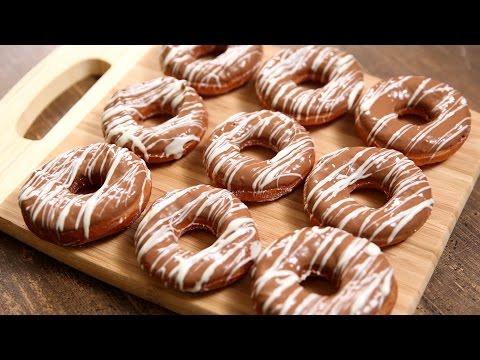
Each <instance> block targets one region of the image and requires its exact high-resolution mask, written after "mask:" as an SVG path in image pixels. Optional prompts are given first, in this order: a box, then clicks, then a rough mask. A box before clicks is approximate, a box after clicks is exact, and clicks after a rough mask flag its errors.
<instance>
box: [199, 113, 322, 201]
mask: <svg viewBox="0 0 480 360" xmlns="http://www.w3.org/2000/svg"><path fill="white" fill-rule="evenodd" d="M250 145H262V146H265V147H268V148H270V149H272V150H274V151H276V152H277V155H275V156H274V157H273V158H272V159H270V160H266V161H260V160H257V159H254V158H251V157H248V156H244V155H242V154H241V153H240V151H241V150H242V149H243V148H245V147H247V146H250ZM314 161H315V152H314V148H313V141H312V139H311V137H310V135H309V133H308V132H307V131H306V130H305V128H304V127H303V126H301V125H299V124H298V123H296V122H295V121H294V120H293V119H291V118H289V117H288V116H286V115H284V114H282V113H279V112H272V111H269V110H261V111H256V112H252V113H238V114H235V115H233V116H231V117H230V118H228V119H227V120H226V121H225V122H223V123H222V124H220V125H219V126H217V127H216V128H215V129H214V130H213V132H212V134H211V135H210V137H209V139H208V140H207V142H206V144H205V151H204V157H203V162H204V165H205V168H206V170H207V175H208V176H209V177H210V179H211V180H212V181H213V183H214V184H215V186H219V187H223V188H226V189H228V190H230V191H231V192H233V193H234V194H235V195H236V196H238V197H239V198H240V199H241V200H243V201H257V202H261V201H272V200H275V199H278V198H279V197H281V196H283V195H285V194H287V193H289V192H291V191H292V190H293V188H295V186H297V185H298V184H299V183H300V182H301V181H303V180H304V179H305V178H306V177H307V175H308V173H309V172H310V170H312V167H313V164H314Z"/></svg>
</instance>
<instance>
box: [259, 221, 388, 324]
mask: <svg viewBox="0 0 480 360" xmlns="http://www.w3.org/2000/svg"><path fill="white" fill-rule="evenodd" d="M311 273H315V274H331V279H330V280H331V281H332V282H333V283H334V284H336V285H337V286H339V285H340V284H341V287H340V288H339V289H338V290H337V291H336V292H335V293H334V294H333V295H330V296H324V295H318V294H314V293H309V292H308V291H307V290H305V289H304V288H303V287H302V286H301V285H300V283H301V281H303V280H304V279H306V277H308V276H309V275H310V274H311ZM252 276H253V278H254V285H253V298H254V300H255V301H256V302H257V305H261V310H262V313H264V314H330V315H334V314H375V313H379V312H380V311H381V310H382V307H383V305H384V304H385V302H386V301H387V300H388V299H389V298H390V296H391V292H392V284H393V281H394V278H393V268H392V267H391V266H390V265H389V264H388V262H387V260H386V258H385V256H384V255H383V254H382V253H381V251H380V250H379V249H378V247H376V246H375V245H374V244H372V243H369V242H368V240H366V239H363V238H357V237H354V236H352V235H350V234H348V233H347V232H345V231H342V230H339V229H335V228H330V227H327V228H319V227H316V226H315V227H312V228H304V229H300V230H297V231H295V232H294V233H292V234H289V235H286V236H284V237H283V238H282V239H280V240H278V241H277V242H275V243H273V244H271V245H270V246H269V247H268V248H267V249H265V250H264V251H263V252H262V253H261V254H260V255H259V257H258V258H257V260H256V264H255V268H254V271H253V272H252Z"/></svg>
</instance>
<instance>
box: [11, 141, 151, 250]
mask: <svg viewBox="0 0 480 360" xmlns="http://www.w3.org/2000/svg"><path fill="white" fill-rule="evenodd" d="M90 184H91V185H101V186H100V188H99V189H98V190H97V191H95V192H93V193H90V194H76V192H77V191H78V190H79V189H80V188H82V187H83V186H85V185H90ZM151 187H152V184H151V179H150V170H148V168H147V166H146V165H145V162H144V161H143V160H142V159H140V158H139V157H138V156H136V155H135V154H133V153H132V152H130V151H129V150H127V149H125V148H120V147H118V146H116V145H111V144H104V143H100V144H92V145H89V146H86V147H82V148H79V149H76V150H72V151H69V152H67V153H64V154H62V155H59V156H57V157H56V158H54V159H52V160H50V161H49V162H47V163H46V164H44V165H43V166H41V167H40V168H39V169H38V170H36V171H35V172H34V173H33V174H32V175H31V176H30V178H29V179H28V180H27V182H26V183H25V184H24V185H23V187H22V188H21V190H20V194H19V196H18V201H19V205H20V208H21V210H22V215H23V218H24V219H25V223H26V224H27V226H28V228H29V229H30V230H31V231H32V232H33V233H34V234H35V235H37V236H38V237H40V238H42V239H44V240H47V241H50V242H54V243H57V244H60V245H82V244H84V243H86V242H90V241H93V240H96V239H100V238H103V237H106V236H108V235H111V234H114V233H117V232H119V231H121V230H123V229H126V228H128V227H129V226H130V224H131V223H133V222H134V221H135V220H136V219H137V218H138V217H139V216H140V214H141V212H142V211H143V210H144V209H145V206H147V202H148V199H149V197H150V191H151Z"/></svg>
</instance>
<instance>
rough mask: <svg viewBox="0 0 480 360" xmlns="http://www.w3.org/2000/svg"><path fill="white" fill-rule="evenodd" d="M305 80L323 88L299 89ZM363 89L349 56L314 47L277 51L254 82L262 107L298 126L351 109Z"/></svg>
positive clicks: (332, 50)
mask: <svg viewBox="0 0 480 360" xmlns="http://www.w3.org/2000/svg"><path fill="white" fill-rule="evenodd" d="M305 81H316V82H320V83H321V84H324V86H323V87H321V88H318V89H315V90H314V89H306V88H302V87H301V86H299V85H300V84H301V83H302V82H305ZM363 87H364V83H363V73H362V70H361V67H360V65H359V64H358V62H357V60H356V59H355V58H354V57H353V55H350V54H347V53H345V52H343V51H340V50H338V49H335V48H331V47H325V48H321V47H318V46H306V47H303V48H300V49H285V50H281V51H279V52H278V53H277V54H276V55H275V56H273V57H272V58H271V59H270V60H268V61H267V62H266V63H265V65H264V66H263V67H262V68H261V70H260V71H259V73H258V75H257V79H256V83H255V89H256V92H257V96H258V99H259V100H260V103H261V104H262V106H263V107H264V108H266V109H274V110H278V111H281V112H283V113H284V114H286V115H288V116H291V117H293V118H294V119H295V120H297V121H298V122H299V123H300V124H302V125H318V124H323V123H326V122H328V121H331V120H334V119H336V118H338V117H339V116H342V115H343V114H345V113H346V112H347V111H349V110H351V109H353V108H354V105H355V104H356V101H357V99H358V97H359V95H360V93H361V92H362V90H363Z"/></svg>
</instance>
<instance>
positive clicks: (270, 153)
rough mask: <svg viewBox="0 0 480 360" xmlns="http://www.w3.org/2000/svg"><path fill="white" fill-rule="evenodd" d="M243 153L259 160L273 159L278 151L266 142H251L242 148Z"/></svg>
mask: <svg viewBox="0 0 480 360" xmlns="http://www.w3.org/2000/svg"><path fill="white" fill-rule="evenodd" d="M241 154H242V155H243V156H247V157H250V158H253V159H256V160H258V161H267V160H271V159H272V158H273V157H274V156H275V155H277V152H276V151H275V150H274V149H273V147H269V146H267V145H265V144H249V145H247V146H244V147H243V148H242V149H241Z"/></svg>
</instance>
